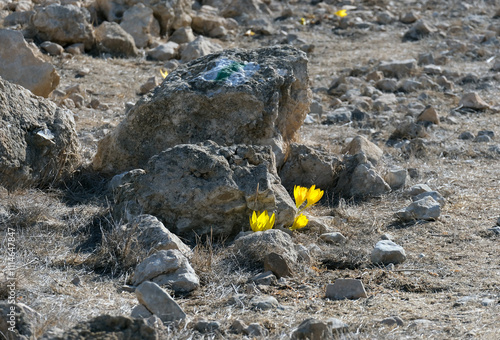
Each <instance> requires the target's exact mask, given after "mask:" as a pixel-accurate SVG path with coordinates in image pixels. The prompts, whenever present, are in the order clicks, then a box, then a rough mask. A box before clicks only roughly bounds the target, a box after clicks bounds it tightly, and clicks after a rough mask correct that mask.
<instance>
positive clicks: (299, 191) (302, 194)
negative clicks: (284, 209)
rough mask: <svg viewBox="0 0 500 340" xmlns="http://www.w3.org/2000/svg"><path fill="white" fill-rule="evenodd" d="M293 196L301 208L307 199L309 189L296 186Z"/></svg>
mask: <svg viewBox="0 0 500 340" xmlns="http://www.w3.org/2000/svg"><path fill="white" fill-rule="evenodd" d="M293 196H294V197H295V205H296V206H297V208H299V207H300V206H301V205H302V203H304V202H305V201H306V199H307V188H304V187H301V186H299V185H296V186H294V187H293Z"/></svg>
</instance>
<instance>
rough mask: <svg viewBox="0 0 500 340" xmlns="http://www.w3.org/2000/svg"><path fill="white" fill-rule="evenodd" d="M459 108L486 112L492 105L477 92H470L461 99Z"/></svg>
mask: <svg viewBox="0 0 500 340" xmlns="http://www.w3.org/2000/svg"><path fill="white" fill-rule="evenodd" d="M458 105H459V106H461V107H463V108H467V109H473V110H484V109H488V108H490V105H489V104H488V103H486V102H485V101H484V100H483V99H481V97H479V95H478V94H477V93H476V92H469V93H466V94H464V95H463V96H462V99H460V103H459V104H458Z"/></svg>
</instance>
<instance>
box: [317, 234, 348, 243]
mask: <svg viewBox="0 0 500 340" xmlns="http://www.w3.org/2000/svg"><path fill="white" fill-rule="evenodd" d="M319 238H320V239H322V240H323V241H325V242H327V243H332V244H343V243H345V242H346V241H347V239H346V237H345V236H344V235H342V234H341V233H339V232H332V233H324V234H321V235H320V236H319Z"/></svg>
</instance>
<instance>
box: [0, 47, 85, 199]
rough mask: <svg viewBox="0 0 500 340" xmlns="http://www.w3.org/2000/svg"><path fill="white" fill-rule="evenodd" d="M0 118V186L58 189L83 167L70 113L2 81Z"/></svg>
mask: <svg viewBox="0 0 500 340" xmlns="http://www.w3.org/2000/svg"><path fill="white" fill-rule="evenodd" d="M0 50H1V49H0ZM0 116H1V117H2V119H1V120H0V185H3V186H4V187H5V188H7V189H10V190H14V189H17V188H26V187H31V186H37V187H38V186H40V187H43V186H48V185H54V184H55V183H58V182H59V181H60V180H61V179H63V178H65V177H67V176H68V175H70V174H71V173H72V172H73V170H74V169H75V168H76V167H77V166H78V165H79V164H80V156H79V153H78V152H79V144H78V137H77V135H76V131H75V121H74V119H73V114H72V113H71V112H70V111H68V110H64V109H61V108H58V107H56V105H55V104H54V103H53V102H51V101H49V100H47V99H44V98H41V97H37V96H35V95H33V94H32V93H31V92H30V91H28V90H26V89H24V88H22V87H21V86H18V85H14V84H11V83H9V82H7V81H5V80H3V79H2V78H0Z"/></svg>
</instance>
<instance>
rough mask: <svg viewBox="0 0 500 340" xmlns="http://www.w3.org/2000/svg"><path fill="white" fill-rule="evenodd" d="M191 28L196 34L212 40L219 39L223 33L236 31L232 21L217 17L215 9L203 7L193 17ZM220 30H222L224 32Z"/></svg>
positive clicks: (236, 25) (235, 24)
mask: <svg viewBox="0 0 500 340" xmlns="http://www.w3.org/2000/svg"><path fill="white" fill-rule="evenodd" d="M191 27H192V29H193V31H195V32H196V33H199V34H203V35H206V36H209V37H212V38H220V37H221V36H223V32H224V31H226V32H227V31H228V30H233V29H236V28H237V27H238V24H237V23H235V22H234V20H228V19H226V18H223V17H221V16H219V15H218V11H217V9H216V8H213V7H211V6H207V5H205V6H202V7H201V9H200V10H199V11H197V12H196V14H195V15H194V16H193V22H192V23H191ZM221 28H224V30H222V29H221Z"/></svg>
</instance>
